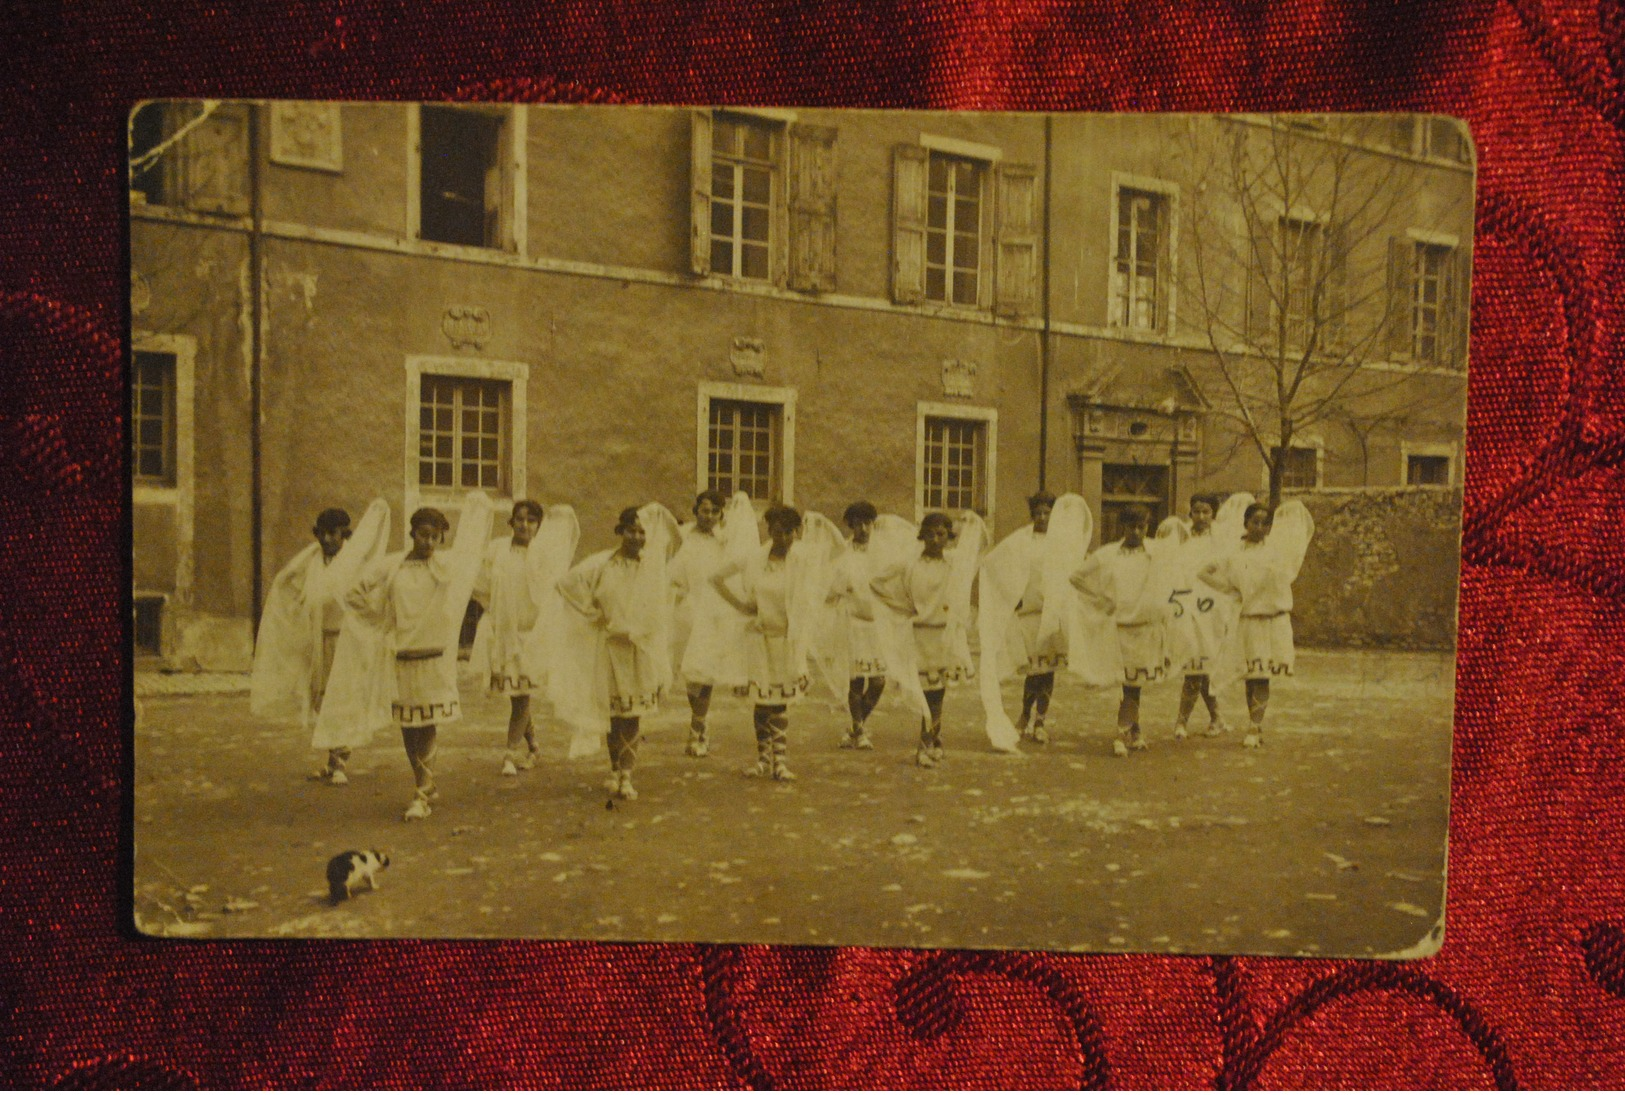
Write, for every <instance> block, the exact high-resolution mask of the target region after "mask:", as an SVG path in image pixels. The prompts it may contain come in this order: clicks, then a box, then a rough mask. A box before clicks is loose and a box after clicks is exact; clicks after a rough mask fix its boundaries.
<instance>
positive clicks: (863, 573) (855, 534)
mask: <svg viewBox="0 0 1625 1095" xmlns="http://www.w3.org/2000/svg"><path fill="white" fill-rule="evenodd" d="M879 517H880V514H879V512H878V511H876V509H875V507H874V505H873V504H872V503H870V502H867V501H858V502H853V503H852V504H851V505H850V506H847V507H846V513H845V514H843V515H842V520H843V522H844V523H845V525H846V527H847V528H848V529H849V530H851V533H852V536H851V538H850V539H848V540H847V542H846V551H845V552H843V553H842V554H841V555H840V557H839V558H838V560H837V561H836V564H835V567H834V577H833V579H832V580H831V582H830V587H829V603H830V605H831V606H833V608H834V609H835V617H834V619H833V620H831V622H830V627H829V629H828V632H827V636H828V637H827V639H826V640H825V641H824V642H822V643H821V644H820V650H819V653H820V656H821V657H822V659H823V662H824V664H825V667H826V668H825V673H826V675H827V676H828V678H829V682H830V689H831V691H838V687H839V683H840V681H841V680H842V679H843V678H844V680H845V682H846V710H847V714H848V715H850V716H851V719H852V726H851V729H850V730H848V731H847V732H846V734H844V735H842V737H841V748H842V749H873V748H874V747H875V743H874V742H873V741H872V740H871V739H870V737H869V732H868V729H867V725H868V721H869V716H870V715H871V714H873V713H874V709H875V707H876V706H877V705H878V704H879V703H880V697H881V694H882V693H883V692H884V691H885V690H886V658H885V655H884V654H883V653H882V652H881V644H880V628H879V625H878V624H877V623H876V622H875V598H874V594H873V593H872V592H870V589H869V584H870V583H871V582H873V581H874V580H875V575H876V573H878V570H877V567H876V562H877V560H878V559H880V558H881V552H880V551H879V550H877V549H876V548H875V546H874V544H873V537H874V530H875V522H876V521H877V520H878V519H879Z"/></svg>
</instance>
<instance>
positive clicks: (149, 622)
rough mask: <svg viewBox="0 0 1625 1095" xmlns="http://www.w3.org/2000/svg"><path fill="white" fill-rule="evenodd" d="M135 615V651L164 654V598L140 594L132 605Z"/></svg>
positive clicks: (133, 636)
mask: <svg viewBox="0 0 1625 1095" xmlns="http://www.w3.org/2000/svg"><path fill="white" fill-rule="evenodd" d="M131 612H132V615H133V617H134V620H133V632H134V634H133V635H132V636H131V637H132V638H133V639H134V645H135V652H136V653H137V654H162V653H163V652H164V599H163V598H162V597H153V596H138V597H136V598H135V599H134V602H133V603H132V605H131Z"/></svg>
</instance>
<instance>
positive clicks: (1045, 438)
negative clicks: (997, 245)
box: [1038, 114, 1054, 490]
mask: <svg viewBox="0 0 1625 1095" xmlns="http://www.w3.org/2000/svg"><path fill="white" fill-rule="evenodd" d="M1052 123H1053V116H1052V115H1049V114H1045V115H1044V270H1043V277H1042V284H1041V285H1040V288H1039V291H1040V293H1042V295H1043V304H1042V311H1041V312H1040V313H1039V316H1040V322H1041V323H1042V327H1041V328H1040V329H1039V332H1038V489H1039V490H1043V489H1044V471H1045V468H1046V467H1047V466H1048V464H1049V354H1050V346H1049V341H1050V331H1049V261H1050V260H1049V251H1050V242H1051V241H1050V234H1049V231H1050V230H1049V205H1050V176H1051V174H1052V173H1053V171H1054V165H1053V163H1052V162H1051V159H1050V152H1051V145H1052V136H1053V134H1052V130H1051V126H1052Z"/></svg>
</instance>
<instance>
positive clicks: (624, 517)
mask: <svg viewBox="0 0 1625 1095" xmlns="http://www.w3.org/2000/svg"><path fill="white" fill-rule="evenodd" d="M615 534H616V535H617V536H619V537H620V538H621V544H620V547H618V548H615V549H613V550H611V551H600V552H598V553H597V554H596V555H591V556H588V557H587V558H586V559H584V560H582V561H581V562H580V563H578V564H576V565H575V566H574V567H572V568H571V569H570V572H569V573H568V574H566V575H565V576H564V577H563V578H562V579H560V580H559V584H558V590H559V594H560V595H561V596H562V597H563V598H564V601H565V603H566V604H567V605H568V606H569V607H570V608H571V609H573V610H574V611H573V612H570V613H566V615H565V619H564V622H563V625H562V627H561V631H560V641H559V644H558V646H557V648H556V650H555V660H554V664H553V665H552V667H550V670H549V673H548V686H549V687H548V695H549V697H550V698H551V699H552V701H553V706H554V710H556V711H557V712H558V715H559V717H560V718H562V719H563V720H564V721H565V722H566V723H568V724H569V726H570V728H571V729H572V731H573V732H574V733H573V737H572V739H571V743H570V755H571V756H572V757H579V756H586V755H588V754H590V753H591V752H592V751H593V750H594V749H595V748H596V747H597V746H596V743H597V742H599V741H604V742H606V743H607V745H608V748H609V768H610V774H609V780H608V782H607V783H606V784H605V788H606V789H607V790H608V791H609V792H610V794H612V795H618V796H619V797H621V798H622V799H635V798H637V791H636V790H635V789H634V788H633V786H632V770H633V768H634V767H635V766H636V765H637V759H638V735H639V720H640V719H641V718H642V717H643V716H644V715H652V714H654V713H655V711H657V710H658V709H659V707H660V697H661V695H662V694H663V693H664V691H665V689H666V687H667V685H669V684H670V683H671V609H672V593H671V575H670V570H669V564H670V561H671V556H672V555H673V553H675V552H676V550H677V535H678V533H677V520H676V518H674V517H673V516H672V515H671V511H670V510H668V509H666V507H665V506H662V505H660V504H659V503H658V502H651V503H649V504H648V505H646V506H644V507H643V508H642V509H636V508H628V509H624V510H622V511H621V514H620V517H619V518H618V519H617V520H616V523H615Z"/></svg>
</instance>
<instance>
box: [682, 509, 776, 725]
mask: <svg viewBox="0 0 1625 1095" xmlns="http://www.w3.org/2000/svg"><path fill="white" fill-rule="evenodd" d="M760 542H761V541H760V539H759V537H758V536H757V533H756V511H755V510H754V509H753V508H752V507H751V504H750V497H749V496H748V495H746V494H745V493H744V492H743V491H740V492H737V493H735V495H734V496H733V498H732V499H730V500H728V501H727V502H724V500H723V497H722V495H721V494H719V493H718V492H716V491H714V490H706V491H701V492H700V494H699V496H698V497H697V498H695V500H694V520H693V521H692V522H690V523H689V524H686V525H684V526H683V527H682V546H681V547H679V548H678V549H677V554H676V555H675V556H673V557H672V561H671V579H672V590H673V592H674V593H675V594H676V597H677V604H676V610H675V615H674V616H673V622H672V635H673V638H674V640H675V642H674V646H673V652H672V664H673V665H674V666H676V667H677V671H678V673H679V674H680V675H681V676H682V678H683V680H684V682H685V685H686V689H687V692H688V708H689V724H688V725H689V731H688V745H687V747H686V748H685V750H684V752H685V753H687V755H688V756H691V757H703V756H706V755H707V754H708V753H709V752H710V742H709V738H708V737H707V730H706V719H707V716H708V714H709V713H710V710H711V694H712V690H713V689H714V688H715V687H716V686H717V684H719V683H723V684H726V685H729V686H734V685H739V684H742V683H743V682H744V667H743V664H742V663H741V662H740V651H741V640H742V638H743V635H744V620H743V619H742V618H741V617H740V615H739V613H738V612H735V611H734V610H733V609H732V608H730V607H729V606H728V604H727V603H726V602H725V601H723V599H722V598H721V597H720V596H718V595H717V591H716V589H715V588H713V587H712V585H711V575H713V574H715V573H716V572H717V571H719V570H721V569H722V568H723V566H725V565H726V564H728V563H729V562H730V561H735V560H740V559H743V558H745V557H746V556H747V555H748V554H749V553H750V552H751V551H752V550H754V549H755V548H756V547H757V545H758V544H759V543H760Z"/></svg>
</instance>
